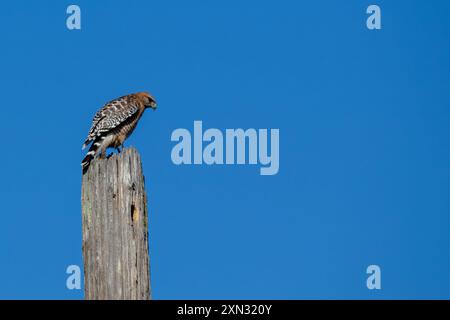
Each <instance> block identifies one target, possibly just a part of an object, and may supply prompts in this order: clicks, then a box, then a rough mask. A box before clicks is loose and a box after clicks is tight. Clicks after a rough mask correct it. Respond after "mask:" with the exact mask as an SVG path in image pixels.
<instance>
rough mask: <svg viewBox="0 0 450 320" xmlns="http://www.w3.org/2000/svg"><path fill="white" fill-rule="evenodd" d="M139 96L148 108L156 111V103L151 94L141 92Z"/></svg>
mask: <svg viewBox="0 0 450 320" xmlns="http://www.w3.org/2000/svg"><path fill="white" fill-rule="evenodd" d="M137 96H138V97H139V98H140V99H141V101H142V103H143V104H144V106H145V107H146V108H152V109H153V110H156V101H155V99H154V98H153V97H152V95H151V94H150V93H148V92H139V93H138V94H137Z"/></svg>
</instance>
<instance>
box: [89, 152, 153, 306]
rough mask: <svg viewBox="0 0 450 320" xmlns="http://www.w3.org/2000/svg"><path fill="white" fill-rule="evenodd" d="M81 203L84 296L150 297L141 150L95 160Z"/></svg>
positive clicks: (113, 298)
mask: <svg viewBox="0 0 450 320" xmlns="http://www.w3.org/2000/svg"><path fill="white" fill-rule="evenodd" d="M81 202H82V226H83V248H82V250H83V259H84V293H85V299H88V300H104V299H107V300H146V299H150V298H151V291H150V265H149V253H148V212H147V195H146V193H145V188H144V176H143V173H142V163H141V157H140V155H139V153H138V152H137V150H136V149H134V148H129V149H124V151H123V152H122V153H120V154H115V155H113V156H112V157H110V158H109V159H95V160H94V161H93V162H92V163H91V165H90V167H89V169H88V171H87V172H86V173H85V174H84V175H83V178H82V199H81Z"/></svg>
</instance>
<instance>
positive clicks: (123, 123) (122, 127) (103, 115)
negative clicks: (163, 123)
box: [81, 92, 156, 172]
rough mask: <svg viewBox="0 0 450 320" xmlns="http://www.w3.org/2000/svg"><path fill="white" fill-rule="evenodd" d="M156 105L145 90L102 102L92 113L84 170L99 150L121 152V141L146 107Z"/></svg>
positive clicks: (131, 131) (133, 126)
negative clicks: (93, 114)
mask: <svg viewBox="0 0 450 320" xmlns="http://www.w3.org/2000/svg"><path fill="white" fill-rule="evenodd" d="M147 108H152V109H153V110H155V109H156V101H155V99H154V98H153V97H152V96H151V95H150V94H149V93H148V92H139V93H133V94H129V95H126V96H123V97H120V98H117V99H115V100H112V101H110V102H108V103H107V104H105V105H104V106H103V108H101V109H100V110H99V111H97V113H96V114H95V116H94V119H93V120H92V126H91V129H90V130H89V134H88V136H87V138H86V141H85V142H84V144H83V148H82V149H84V148H86V146H88V145H89V144H90V143H91V142H92V145H91V147H90V148H89V151H88V153H87V154H86V157H84V159H83V161H82V162H81V166H82V167H83V172H85V171H86V170H87V169H88V167H89V164H90V163H91V161H92V160H93V159H94V158H95V156H96V155H97V153H98V152H100V157H101V158H104V157H105V155H106V149H107V148H115V149H116V150H117V151H118V152H120V147H122V148H123V142H124V141H125V140H126V139H127V138H128V137H129V136H130V135H131V134H132V133H133V130H134V129H135V128H136V125H137V123H138V121H139V119H140V118H141V117H142V114H143V113H144V111H145V109H147Z"/></svg>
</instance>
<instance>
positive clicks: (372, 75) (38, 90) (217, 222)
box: [0, 0, 450, 299]
mask: <svg viewBox="0 0 450 320" xmlns="http://www.w3.org/2000/svg"><path fill="white" fill-rule="evenodd" d="M74 3H75V4H77V5H79V6H80V7H81V10H82V29H81V30H79V31H69V30H68V29H67V28H66V23H65V20H66V17H67V15H66V8H67V6H68V5H70V4H72V2H67V1H49V0H45V1H43V0H41V1H8V2H3V3H2V4H1V7H0V41H1V53H0V57H1V59H0V70H1V72H0V87H1V91H2V93H3V94H2V107H1V108H2V118H3V125H2V128H3V133H4V137H5V141H4V143H3V146H2V147H3V156H2V157H1V160H0V162H1V164H2V168H3V172H2V183H1V184H0V197H1V198H0V200H1V201H0V208H1V209H0V210H1V213H2V222H1V223H0V298H26V299H32V298H38V299H50V298H54V299H81V298H82V297H83V294H82V291H76V290H75V291H69V290H67V289H66V286H65V281H66V277H67V275H66V273H65V270H66V267H67V266H68V265H71V264H78V265H82V256H81V208H80V197H81V196H80V189H81V168H80V161H81V159H82V157H83V153H82V151H81V145H82V143H83V140H84V138H85V136H86V134H87V131H88V130H89V127H90V121H91V119H92V117H93V115H94V113H95V112H96V110H97V109H98V108H100V107H101V106H102V105H103V104H104V103H105V102H107V101H108V100H111V99H113V98H115V97H118V96H121V95H124V94H127V93H131V92H136V91H141V90H149V91H150V92H151V93H152V94H153V95H154V96H155V97H156V99H157V101H158V103H159V109H158V110H157V112H151V113H150V112H149V113H146V114H145V115H144V118H143V119H142V120H141V123H140V125H139V126H138V128H137V129H136V131H135V133H134V134H133V136H132V137H131V138H130V139H129V140H128V142H127V145H128V146H130V145H134V146H136V147H137V148H138V150H139V151H140V153H141V155H142V159H143V164H144V172H145V176H146V188H147V192H148V195H149V207H150V213H149V214H150V221H149V225H150V239H149V240H150V252H151V253H150V254H151V257H150V260H151V278H152V290H153V296H154V298H155V299H172V298H181V299H183V298H186V299H195V298H199V299H216V298H237V299H241V298H255V299H259V298H261V299H271V298H274V299H304V298H324V299H331V298H335V299H345V298H361V299H379V298H388V299H390V298H450V289H449V288H450V273H449V272H448V270H450V252H449V249H448V248H449V245H450V232H449V231H450V217H449V214H450V197H449V194H450V193H449V192H450V161H449V160H450V142H449V137H450V94H449V86H450V41H449V35H450V20H449V19H448V16H447V15H448V12H449V10H450V3H449V2H448V1H444V0H442V1H437V0H434V1H424V0H421V1H406V0H398V1H373V2H372V1H356V0H355V1H335V0H329V1H326V0H320V1H317V0H316V1H277V2H275V1H264V0H258V1H237V0H228V1H221V0H217V1H205V0H204V1H198V0H192V1H132V0H129V1H76V2H74ZM374 3H375V4H378V5H380V7H381V10H382V30H380V31H369V30H368V29H367V28H366V26H365V20H366V17H367V16H366V14H365V11H366V8H367V6H368V5H370V4H374ZM194 120H202V121H203V126H204V127H205V128H219V129H221V130H225V129H226V128H244V129H246V128H279V129H280V171H279V173H278V174H277V175H275V176H261V175H259V167H257V166H207V165H202V166H194V165H192V166H175V165H174V164H173V163H172V161H171V158H170V153H171V149H172V147H173V146H174V143H173V142H171V141H170V135H171V133H172V131H173V130H175V129H177V128H187V129H189V130H192V128H193V121H194ZM371 264H377V265H379V266H380V267H381V270H382V290H380V291H369V290H368V289H367V288H366V277H367V275H366V273H365V270H366V268H367V266H368V265H371Z"/></svg>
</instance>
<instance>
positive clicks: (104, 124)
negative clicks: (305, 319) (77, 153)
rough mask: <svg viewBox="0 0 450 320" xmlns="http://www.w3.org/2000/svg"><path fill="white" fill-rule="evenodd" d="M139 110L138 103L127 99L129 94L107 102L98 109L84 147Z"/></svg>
mask: <svg viewBox="0 0 450 320" xmlns="http://www.w3.org/2000/svg"><path fill="white" fill-rule="evenodd" d="M138 110H139V107H138V104H137V103H135V102H134V101H133V100H131V99H127V96H124V97H121V98H118V99H116V100H113V101H111V102H108V103H107V104H105V105H104V106H103V108H101V109H100V110H99V111H97V113H96V114H95V116H94V119H93V120H92V126H91V129H90V130H89V134H88V136H87V138H86V141H85V142H84V144H83V149H84V148H85V147H86V146H87V145H88V144H89V143H90V142H91V141H93V140H94V139H95V138H96V137H98V136H100V135H101V134H103V133H105V132H108V131H110V130H112V129H114V128H116V127H117V126H118V125H120V124H121V123H122V122H124V121H125V120H126V119H128V118H129V117H131V116H132V115H134V114H135V113H136V112H138Z"/></svg>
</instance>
